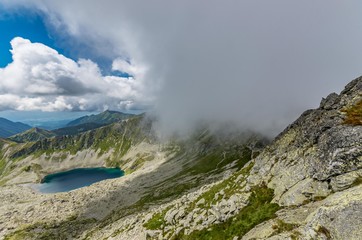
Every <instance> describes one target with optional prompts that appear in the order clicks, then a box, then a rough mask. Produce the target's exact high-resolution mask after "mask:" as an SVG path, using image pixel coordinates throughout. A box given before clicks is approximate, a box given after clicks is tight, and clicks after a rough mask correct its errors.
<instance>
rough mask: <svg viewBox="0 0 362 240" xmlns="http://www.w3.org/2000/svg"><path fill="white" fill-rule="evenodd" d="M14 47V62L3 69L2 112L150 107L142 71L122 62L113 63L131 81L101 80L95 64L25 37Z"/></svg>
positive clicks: (126, 79)
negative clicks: (144, 90)
mask: <svg viewBox="0 0 362 240" xmlns="http://www.w3.org/2000/svg"><path fill="white" fill-rule="evenodd" d="M11 47H12V50H11V53H12V57H13V62H12V63H10V64H9V65H7V66H6V67H5V68H1V69H0V79H1V81H0V110H5V109H15V110H28V111H29V110H42V111H82V110H88V111H89V110H104V109H108V108H112V109H123V110H124V109H128V108H134V107H137V105H142V104H146V103H147V102H146V101H147V99H146V98H145V97H144V96H142V91H143V90H142V69H141V68H140V69H139V68H137V67H136V66H133V65H131V64H129V63H128V62H126V61H124V60H122V59H115V60H114V64H113V65H114V66H115V67H114V69H115V70H119V71H123V72H125V73H129V74H131V75H132V76H133V77H131V78H123V77H118V76H102V74H101V71H100V69H99V67H98V66H97V64H96V63H94V62H92V61H91V60H86V59H79V60H78V61H77V62H75V61H73V60H72V59H69V58H67V57H65V56H63V55H61V54H59V53H58V52H57V51H55V50H54V49H52V48H49V47H47V46H45V45H43V44H41V43H32V42H30V41H29V40H27V39H23V38H21V37H16V38H14V39H13V40H12V41H11Z"/></svg>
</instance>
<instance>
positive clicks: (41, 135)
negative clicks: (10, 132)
mask: <svg viewBox="0 0 362 240" xmlns="http://www.w3.org/2000/svg"><path fill="white" fill-rule="evenodd" d="M54 136H55V134H54V133H53V132H51V131H48V130H45V129H41V128H31V129H29V130H27V131H25V132H23V133H19V134H16V135H14V136H11V137H10V138H9V139H10V140H12V141H15V142H35V141H39V140H42V139H45V138H50V137H54Z"/></svg>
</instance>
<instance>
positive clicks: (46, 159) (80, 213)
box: [0, 77, 362, 240]
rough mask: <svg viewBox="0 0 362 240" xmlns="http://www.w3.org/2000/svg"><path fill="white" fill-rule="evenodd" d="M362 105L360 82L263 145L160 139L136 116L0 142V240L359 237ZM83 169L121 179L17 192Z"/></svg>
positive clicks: (219, 134) (246, 137) (201, 137)
mask: <svg viewBox="0 0 362 240" xmlns="http://www.w3.org/2000/svg"><path fill="white" fill-rule="evenodd" d="M361 107H362V77H361V78H357V79H355V80H353V81H352V82H351V83H349V84H348V85H347V86H346V87H345V89H344V90H343V91H342V92H341V93H340V94H336V93H333V94H330V95H329V96H328V97H326V98H325V99H322V101H321V104H320V107H319V108H317V109H313V110H307V111H306V112H304V113H303V114H302V115H301V116H300V117H299V118H298V119H297V120H296V121H295V122H294V123H292V124H291V125H289V126H288V127H287V128H286V129H285V130H284V131H283V132H282V133H280V134H279V135H278V136H277V137H276V138H275V139H274V140H273V141H269V140H268V139H266V138H264V137H263V136H262V135H260V134H256V133H253V132H250V131H249V132H248V131H247V132H245V131H241V130H238V129H237V128H233V127H230V126H229V128H223V129H222V130H217V129H215V128H211V127H210V126H208V125H203V126H200V127H199V128H198V129H195V131H194V133H193V134H192V135H190V136H188V137H185V138H177V137H174V138H171V139H168V140H163V141H161V140H160V139H158V138H157V134H156V132H155V130H154V127H153V126H154V124H155V121H157V119H152V118H149V117H147V116H146V115H138V116H132V117H129V118H127V119H125V120H121V121H117V122H114V123H112V124H108V125H106V126H102V127H99V128H96V129H92V130H89V131H85V132H81V133H78V134H75V135H64V136H55V137H51V138H44V139H41V140H39V141H32V142H25V143H15V142H12V141H10V140H1V141H0V144H1V145H0V146H1V152H0V153H1V154H0V173H1V175H0V185H2V187H0V190H1V191H0V202H2V203H3V207H2V208H0V223H1V224H2V228H0V237H2V236H3V237H4V239H109V240H111V239H125V240H128V239H129V240H131V239H140V240H143V239H145V240H146V239H165V240H166V239H201V240H202V239H230V240H235V239H239V240H240V239H244V240H248V239H270V240H276V239H362V229H361V228H360V226H362V217H361V214H360V213H361V212H362V184H361V183H362V145H361V144H362V141H361V139H362V108H361ZM211 129H212V130H211ZM89 166H116V167H120V168H122V169H123V170H125V173H126V175H125V176H124V177H122V178H119V179H111V180H105V181H102V182H99V183H96V184H93V185H91V186H89V187H85V188H81V189H78V190H74V191H71V192H67V193H57V194H46V195H44V194H38V193H35V192H34V191H33V190H31V189H29V187H27V186H26V185H23V184H24V183H36V182H39V181H40V180H41V179H42V178H43V177H44V176H45V175H46V174H49V173H53V172H56V171H60V170H67V169H72V168H77V167H89ZM14 209H16V210H14ZM15 213H16V214H15Z"/></svg>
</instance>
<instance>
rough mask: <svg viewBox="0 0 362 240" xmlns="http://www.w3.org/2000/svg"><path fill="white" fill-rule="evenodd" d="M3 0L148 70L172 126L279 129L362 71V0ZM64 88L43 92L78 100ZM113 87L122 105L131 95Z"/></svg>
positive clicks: (149, 86)
mask: <svg viewBox="0 0 362 240" xmlns="http://www.w3.org/2000/svg"><path fill="white" fill-rule="evenodd" d="M3 3H4V5H5V6H7V7H9V8H17V7H19V6H21V7H27V8H28V9H32V10H34V11H41V12H42V13H43V14H45V16H46V17H47V19H48V22H49V25H50V26H51V28H52V29H53V30H54V31H55V32H56V31H58V32H60V33H62V32H64V31H66V32H67V34H69V35H70V36H72V37H73V38H75V39H80V40H86V41H85V42H89V44H92V45H93V48H92V49H93V51H95V52H97V53H102V54H103V56H105V57H107V56H108V57H110V58H112V59H132V61H131V62H132V63H137V64H135V66H143V67H142V69H144V71H142V80H143V81H141V82H140V85H139V86H138V87H139V88H142V89H143V91H141V92H142V94H141V96H140V98H141V99H142V98H148V99H153V98H152V97H153V96H154V97H156V98H155V99H154V101H152V103H153V105H154V109H155V111H156V112H157V113H158V114H159V116H160V121H161V123H162V124H161V125H162V126H163V127H164V128H165V129H183V128H184V127H185V126H189V125H190V123H192V122H195V121H197V120H199V119H207V120H215V121H223V120H232V121H234V122H238V123H240V124H241V125H243V126H246V127H252V128H256V129H258V130H261V131H264V130H266V129H267V130H272V131H274V132H278V131H279V130H281V128H283V127H285V126H286V124H287V123H289V122H290V121H291V120H293V119H295V118H296V117H297V116H298V115H300V114H301V112H303V111H304V110H305V109H307V108H310V107H316V106H318V104H319V101H320V99H321V97H323V96H326V95H327V94H329V93H330V92H333V91H337V92H338V91H340V90H341V89H342V87H343V86H344V85H345V84H346V83H347V82H349V81H350V80H351V79H353V78H354V77H357V76H359V75H360V74H361V72H362V71H361V70H362V68H361V66H362V58H361V57H360V56H361V55H362V48H361V47H360V43H361V41H362V30H361V29H362V28H361V22H362V19H361V18H362V17H361V14H360V13H359V9H361V7H362V6H361V5H362V3H361V1H357V0H355V1H348V2H343V3H341V2H340V1H338V0H323V1H290V0H275V1H260V0H252V1H234V0H225V1H218V0H210V1H203V0H185V1H161V0H155V1H139V0H121V1H119V0H105V1H96V0H78V1H45V0H34V1H31V2H30V1H23V0H11V1H10V0H4V1H3ZM105 46H106V47H105ZM75 64H76V67H75V68H76V69H78V70H77V72H82V71H81V69H82V68H84V67H85V65H87V64H89V67H90V69H93V71H94V72H97V71H96V69H95V67H94V66H93V65H92V64H91V63H89V62H87V63H82V62H81V61H79V62H77V63H75ZM69 65H73V64H70V63H69ZM133 66H134V65H133V64H131V65H127V61H118V60H116V61H114V62H113V66H112V67H113V69H114V70H118V71H128V72H130V74H131V75H133V74H136V73H137V70H135V69H133ZM35 72H36V71H35ZM84 74H85V73H84ZM92 75H93V74H92ZM98 75H99V73H98ZM100 78H101V77H100ZM100 78H99V79H100ZM113 78H114V77H112V78H111V77H108V78H106V77H103V80H105V79H108V80H109V81H111V79H113ZM71 79H72V78H71ZM69 81H70V80H69ZM72 81H73V80H72ZM86 81H93V80H92V78H91V79H90V80H88V79H87V80H86ZM102 82H104V81H102ZM106 82H107V81H106ZM113 82H117V80H116V79H113ZM121 82H122V84H123V85H124V87H125V89H129V90H127V91H126V94H125V95H129V94H130V95H137V94H136V93H139V92H140V91H137V90H134V89H138V87H135V86H133V85H132V84H129V83H128V82H127V81H123V80H122V81H121ZM77 83H78V85H77V86H78V89H79V91H80V92H82V91H86V92H89V91H93V92H94V94H97V92H99V88H98V87H95V85H94V84H86V83H84V82H82V81H81V80H79V81H77ZM57 84H58V82H57V81H55V80H54V81H51V82H49V83H48V85H46V87H44V89H45V88H46V89H49V90H52V91H53V92H56V91H61V92H62V93H63V96H62V98H63V99H70V98H68V97H66V94H70V92H71V89H67V88H66V87H65V86H61V85H59V84H58V85H57ZM54 85H57V87H58V88H57V89H54V88H53V86H54ZM99 85H100V86H101V85H102V84H99ZM105 85H106V86H107V84H105ZM108 86H109V85H108ZM116 86H117V85H116ZM24 89H25V88H24ZM44 89H43V90H44ZM112 90H113V91H112V94H110V96H111V97H115V98H117V96H118V97H119V96H122V95H123V94H124V93H123V92H122V91H125V90H124V89H123V87H122V88H118V87H115V88H112ZM24 91H25V90H24ZM26 91H30V92H31V91H38V92H40V91H41V89H35V90H34V89H33V90H32V89H31V88H30V89H27V90H26ZM57 94H58V92H57ZM71 95H72V94H71ZM73 95H74V94H73ZM42 97H45V98H46V97H47V96H42ZM62 98H61V99H59V101H58V102H59V103H58V104H56V103H55V101H53V102H52V103H54V105H61V106H63V108H64V109H66V108H67V106H68V104H71V103H69V102H66V103H65V104H60V103H61V102H62ZM73 98H77V97H75V96H73ZM54 100H56V99H54ZM94 104H95V103H93V105H94ZM79 106H81V104H79Z"/></svg>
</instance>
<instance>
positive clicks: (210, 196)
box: [188, 163, 254, 209]
mask: <svg viewBox="0 0 362 240" xmlns="http://www.w3.org/2000/svg"><path fill="white" fill-rule="evenodd" d="M253 166H254V163H251V164H249V165H248V166H247V167H246V168H244V169H242V170H239V171H238V172H236V173H234V174H233V175H232V176H230V177H229V178H228V179H225V180H224V181H222V182H221V183H219V184H216V185H214V186H212V187H211V188H210V189H209V190H208V191H206V192H204V193H203V194H201V195H200V196H199V197H198V198H197V199H196V200H195V201H194V202H193V203H191V204H190V206H189V208H188V209H194V208H195V207H196V203H197V202H198V201H199V200H201V199H202V198H203V199H205V205H204V208H209V207H210V206H211V204H215V203H216V201H217V200H215V199H214V197H215V195H216V194H217V193H218V192H220V191H221V190H223V191H224V197H226V198H228V197H230V196H231V195H233V194H234V193H236V192H237V191H239V190H240V185H239V184H240V183H235V180H236V179H237V178H238V177H239V176H240V175H242V176H243V179H245V177H246V176H248V175H249V173H250V170H251V169H252V167H253ZM227 186H229V187H227Z"/></svg>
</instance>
